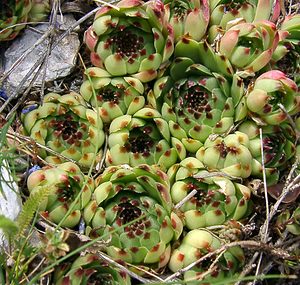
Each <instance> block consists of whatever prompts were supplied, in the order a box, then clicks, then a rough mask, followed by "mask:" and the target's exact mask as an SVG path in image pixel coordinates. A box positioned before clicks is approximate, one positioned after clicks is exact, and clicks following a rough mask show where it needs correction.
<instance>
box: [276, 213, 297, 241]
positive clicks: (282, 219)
mask: <svg viewBox="0 0 300 285" xmlns="http://www.w3.org/2000/svg"><path fill="white" fill-rule="evenodd" d="M276 227H277V229H278V231H279V232H284V231H285V230H287V231H288V232H290V233H291V234H293V235H296V236H299V235H300V207H297V208H296V209H295V210H294V211H291V210H288V209H286V210H285V211H283V212H282V213H280V215H279V216H278V218H277V220H276Z"/></svg>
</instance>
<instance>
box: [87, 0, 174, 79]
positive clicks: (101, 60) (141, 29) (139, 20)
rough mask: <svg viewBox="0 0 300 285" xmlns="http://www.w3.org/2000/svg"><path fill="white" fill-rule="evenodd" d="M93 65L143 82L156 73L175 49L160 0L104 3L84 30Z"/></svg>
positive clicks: (113, 73) (172, 36) (170, 28)
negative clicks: (114, 3) (105, 4)
mask: <svg viewBox="0 0 300 285" xmlns="http://www.w3.org/2000/svg"><path fill="white" fill-rule="evenodd" d="M84 40H85V43H86V45H87V47H88V48H89V50H90V51H91V61H92V64H93V65H94V66H97V67H99V68H101V69H103V70H106V71H107V72H108V73H110V74H111V75H112V76H128V75H130V76H132V77H134V78H137V79H139V80H140V81H142V82H148V81H151V80H153V79H154V78H156V77H157V75H158V72H159V70H160V69H162V68H164V67H165V65H167V64H168V60H169V58H170V57H171V55H172V54H173V51H174V34H173V29H172V27H171V26H170V25H168V23H167V21H166V20H165V8H164V5H163V3H162V2H161V1H147V2H146V3H144V2H143V1H139V0H134V1H132V0H122V1H120V2H119V3H117V4H116V8H112V7H111V6H104V7H102V8H101V9H100V10H99V11H98V12H97V14H96V16H95V19H94V22H93V25H92V26H91V27H90V28H89V29H88V30H87V31H86V32H85V37H84Z"/></svg>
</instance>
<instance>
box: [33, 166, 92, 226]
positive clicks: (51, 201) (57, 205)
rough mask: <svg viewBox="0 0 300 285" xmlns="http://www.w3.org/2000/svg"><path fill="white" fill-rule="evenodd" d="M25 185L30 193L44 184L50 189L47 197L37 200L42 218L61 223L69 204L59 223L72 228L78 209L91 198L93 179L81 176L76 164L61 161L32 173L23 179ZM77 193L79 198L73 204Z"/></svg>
mask: <svg viewBox="0 0 300 285" xmlns="http://www.w3.org/2000/svg"><path fill="white" fill-rule="evenodd" d="M27 187H28V190H29V192H30V193H34V192H36V191H38V190H39V189H41V188H44V187H47V188H49V189H50V191H49V195H48V197H47V198H46V200H45V201H43V202H42V203H41V205H40V207H39V210H40V211H41V214H42V215H43V216H44V217H45V218H46V219H48V220H50V221H51V222H53V223H55V224H59V223H61V221H62V219H63V218H64V217H65V215H66V214H67V212H68V211H69V209H70V207H72V211H71V212H70V214H69V215H68V216H67V217H65V220H64V221H63V222H62V223H61V226H63V227H68V228H74V227H76V226H77V225H78V224H79V222H80V219H81V216H82V213H81V211H82V210H83V209H84V207H86V206H87V204H88V203H89V201H90V199H91V197H92V192H93V190H94V181H93V180H92V179H91V178H88V177H86V176H85V175H83V174H82V172H81V171H80V169H79V167H78V166H77V165H76V164H74V163H71V162H65V163H62V164H60V165H58V166H55V167H44V168H42V169H39V170H36V171H34V172H32V173H31V174H30V175H29V177H28V179H27ZM77 196H79V198H78V200H77V202H76V203H75V204H74V203H73V202H74V200H75V199H76V197H77ZM73 204H74V205H73Z"/></svg>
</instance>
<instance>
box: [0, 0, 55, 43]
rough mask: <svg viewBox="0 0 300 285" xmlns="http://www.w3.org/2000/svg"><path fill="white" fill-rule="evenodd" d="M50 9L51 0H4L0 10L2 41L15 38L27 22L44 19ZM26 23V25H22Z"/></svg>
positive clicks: (0, 35) (0, 38)
mask: <svg viewBox="0 0 300 285" xmlns="http://www.w3.org/2000/svg"><path fill="white" fill-rule="evenodd" d="M49 11H50V3H49V0H3V1H1V10H0V41H9V40H13V39H14V38H15V37H16V36H17V35H18V34H19V32H20V31H21V30H22V29H24V28H25V24H26V22H28V21H30V22H39V21H42V20H43V19H44V18H45V17H46V15H47V14H48V12H49ZM22 23H24V25H20V24H22Z"/></svg>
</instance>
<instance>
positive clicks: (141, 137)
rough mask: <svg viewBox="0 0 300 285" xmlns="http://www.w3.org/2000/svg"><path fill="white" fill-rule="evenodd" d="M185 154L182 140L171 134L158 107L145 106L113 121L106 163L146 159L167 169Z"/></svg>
mask: <svg viewBox="0 0 300 285" xmlns="http://www.w3.org/2000/svg"><path fill="white" fill-rule="evenodd" d="M185 156H186V150H185V148H184V146H183V144H182V143H181V141H179V140H178V139H176V138H174V137H171V135H170V130H169V126H168V123H167V122H166V121H165V120H164V119H162V118H161V114H160V113H159V112H158V111H157V110H155V109H152V108H149V107H145V108H142V109H140V110H139V111H137V112H136V113H134V114H133V115H123V116H120V117H118V118H116V119H114V120H113V121H112V122H111V124H110V128H109V136H108V151H107V156H106V164H107V165H119V164H128V165H130V166H137V165H139V164H143V163H146V164H149V165H153V164H157V165H159V166H160V167H161V168H162V169H168V168H169V167H170V166H172V165H173V164H174V163H176V162H177V161H178V160H181V159H184V158H185Z"/></svg>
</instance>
